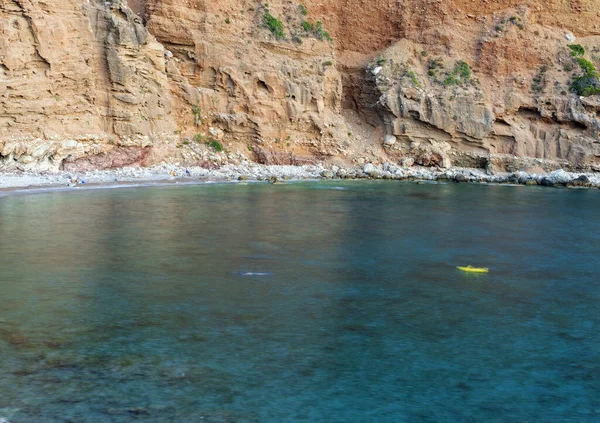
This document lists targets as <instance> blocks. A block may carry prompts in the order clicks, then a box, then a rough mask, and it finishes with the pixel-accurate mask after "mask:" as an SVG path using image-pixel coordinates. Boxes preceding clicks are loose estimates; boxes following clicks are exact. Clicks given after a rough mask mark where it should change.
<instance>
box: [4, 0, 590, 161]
mask: <svg viewBox="0 0 600 423" xmlns="http://www.w3.org/2000/svg"><path fill="white" fill-rule="evenodd" d="M569 44H581V45H582V46H583V47H584V48H585V53H584V56H583V57H584V58H585V59H586V60H588V61H589V62H590V63H591V64H592V65H595V66H596V67H598V66H600V3H598V2H596V1H593V0H578V1H572V2H564V1H558V0H551V1H541V0H530V1H527V2H523V1H513V0H498V1H493V0H489V1H486V2H480V1H468V0H452V1H444V2H440V1H433V0H425V1H423V0H419V1H417V0H406V1H402V2H398V1H388V0H385V1H383V0H334V1H329V2H317V1H314V0H310V1H303V2H302V3H301V4H300V3H298V2H295V1H284V0H274V1H269V2H268V4H267V3H266V2H264V3H263V2H260V1H250V0H223V1H218V2H214V1H207V0H193V1H192V0H183V1H182V0H128V1H121V0H113V1H105V0H102V1H100V0H53V1H33V0H0V168H2V169H15V168H16V169H41V170H43V169H48V170H52V169H59V168H63V169H73V170H77V169H82V170H83V169H91V168H114V167H122V166H128V165H151V164H155V163H160V162H170V163H183V164H185V163H188V164H199V165H207V166H212V165H218V164H219V163H221V162H225V161H229V162H232V161H233V162H235V161H236V160H241V159H243V158H244V157H248V158H250V159H252V160H255V161H260V162H263V163H273V164H303V163H310V162H316V161H320V160H325V161H329V162H332V163H338V162H339V163H340V164H341V163H350V162H357V163H363V162H386V161H395V162H398V163H400V162H403V163H404V164H407V163H415V164H418V165H423V166H441V167H448V166H452V165H461V166H473V167H486V168H487V169H488V170H489V171H490V172H493V171H494V170H511V171H514V170H519V169H525V170H529V171H536V169H535V166H536V163H538V162H539V161H536V159H544V160H545V162H544V163H547V161H548V160H550V161H553V162H554V163H555V167H565V168H572V169H582V170H597V171H600V135H599V134H600V97H599V96H598V95H591V96H587V97H580V96H579V95H576V94H574V93H573V92H572V90H571V89H570V84H571V83H572V81H573V80H574V78H576V77H577V76H578V75H581V72H582V70H581V68H580V65H579V64H578V62H577V61H576V59H575V58H574V57H573V56H572V54H571V50H570V49H569V47H568V45H569Z"/></svg>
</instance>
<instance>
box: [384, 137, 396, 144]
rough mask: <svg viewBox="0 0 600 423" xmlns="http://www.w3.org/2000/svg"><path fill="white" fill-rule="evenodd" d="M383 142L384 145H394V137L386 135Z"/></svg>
mask: <svg viewBox="0 0 600 423" xmlns="http://www.w3.org/2000/svg"><path fill="white" fill-rule="evenodd" d="M383 143H384V144H385V145H394V144H396V137H395V136H393V135H386V136H385V138H384V140H383Z"/></svg>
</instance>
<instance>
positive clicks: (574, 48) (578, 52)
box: [568, 44, 585, 57]
mask: <svg viewBox="0 0 600 423" xmlns="http://www.w3.org/2000/svg"><path fill="white" fill-rule="evenodd" d="M568 47H569V48H570V49H571V54H572V55H573V56H575V57H579V56H583V55H584V54H585V49H584V48H583V46H582V45H580V44H569V45H568Z"/></svg>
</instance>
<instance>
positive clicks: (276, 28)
mask: <svg viewBox="0 0 600 423" xmlns="http://www.w3.org/2000/svg"><path fill="white" fill-rule="evenodd" d="M263 25H264V26H265V27H266V28H267V29H268V30H269V31H271V34H273V35H274V36H275V38H277V39H278V40H281V39H283V38H285V33H284V32H283V23H282V22H281V21H280V20H279V19H277V18H276V17H275V16H273V15H271V12H269V10H265V14H264V15H263Z"/></svg>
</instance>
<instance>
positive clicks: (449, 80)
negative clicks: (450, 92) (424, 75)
mask: <svg viewBox="0 0 600 423" xmlns="http://www.w3.org/2000/svg"><path fill="white" fill-rule="evenodd" d="M470 80H471V68H470V67H469V65H468V64H467V62H465V61H462V60H459V61H458V62H456V65H454V68H453V69H452V72H450V73H449V74H447V75H446V79H444V82H442V85H443V86H444V87H447V86H449V85H460V84H462V83H463V82H469V81H470Z"/></svg>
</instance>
